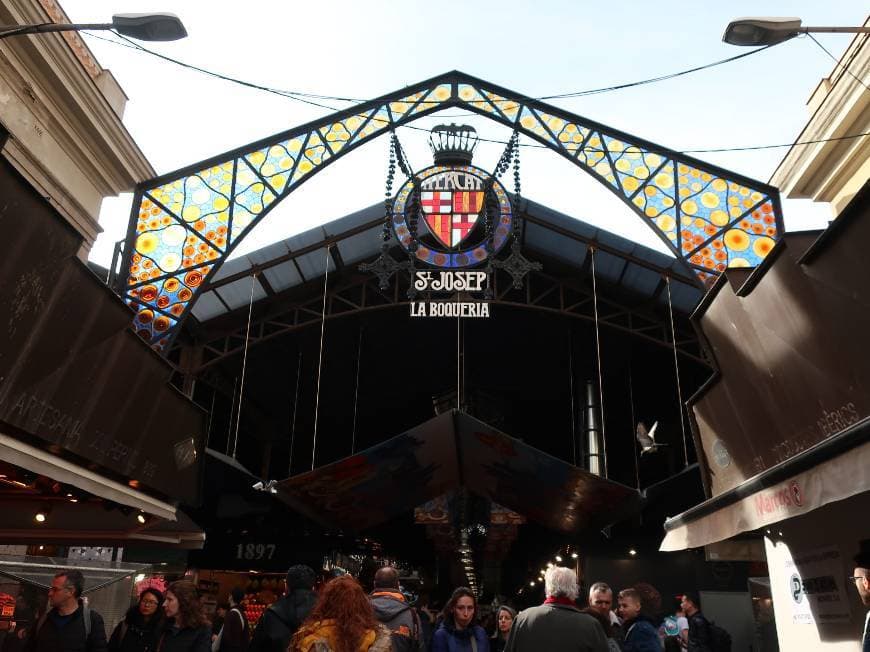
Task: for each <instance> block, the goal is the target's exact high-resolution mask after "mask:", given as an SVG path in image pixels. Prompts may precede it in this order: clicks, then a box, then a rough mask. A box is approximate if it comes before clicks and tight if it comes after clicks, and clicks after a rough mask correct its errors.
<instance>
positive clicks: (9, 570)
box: [0, 555, 148, 593]
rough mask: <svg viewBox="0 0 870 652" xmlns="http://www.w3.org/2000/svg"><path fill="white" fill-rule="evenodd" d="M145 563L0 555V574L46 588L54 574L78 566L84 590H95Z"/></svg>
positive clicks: (134, 570)
mask: <svg viewBox="0 0 870 652" xmlns="http://www.w3.org/2000/svg"><path fill="white" fill-rule="evenodd" d="M147 568H148V565H147V564H129V563H125V562H118V561H112V562H104V561H86V560H76V559H67V558H66V557H34V556H14V555H0V576H5V577H10V578H12V579H14V580H16V581H18V582H25V583H27V584H32V585H35V586H39V587H42V588H44V589H47V588H48V587H49V586H51V581H52V579H54V576H55V575H56V574H57V573H59V572H61V571H64V570H79V571H81V572H82V575H84V578H85V587H84V592H85V593H88V592H90V591H95V590H97V589H99V588H102V587H104V586H108V585H109V584H113V583H115V582H117V581H118V580H122V579H124V578H125V577H129V576H130V575H136V574H138V573H141V572H144V571H145V570H146V569H147Z"/></svg>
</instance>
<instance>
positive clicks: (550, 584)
mask: <svg viewBox="0 0 870 652" xmlns="http://www.w3.org/2000/svg"><path fill="white" fill-rule="evenodd" d="M578 591H579V589H578V587H577V574H576V573H575V572H574V570H573V569H571V568H565V567H564V566H551V567H550V568H548V569H547V572H546V574H545V575H544V593H545V595H546V596H547V597H546V599H545V600H544V604H542V605H539V606H537V607H531V608H529V609H524V610H523V611H521V612H520V613H519V614H518V615H517V617H516V619H515V620H514V625H513V627H512V628H511V633H510V635H509V636H508V640H507V645H506V646H505V652H538V651H539V650H541V651H543V650H547V652H607V638H606V637H605V635H604V630H603V629H602V628H601V625H599V624H598V621H596V620H595V618H593V617H592V616H590V615H589V614H584V613H581V612H580V610H579V609H578V608H577V605H576V600H577V593H578Z"/></svg>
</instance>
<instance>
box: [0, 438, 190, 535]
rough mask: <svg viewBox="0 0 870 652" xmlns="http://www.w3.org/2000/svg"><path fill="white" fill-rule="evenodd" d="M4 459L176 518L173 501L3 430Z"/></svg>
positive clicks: (1, 452) (0, 450)
mask: <svg viewBox="0 0 870 652" xmlns="http://www.w3.org/2000/svg"><path fill="white" fill-rule="evenodd" d="M0 459H2V460H3V461H4V462H8V463H10V464H14V465H15V466H20V467H21V468H23V469H27V470H28V471H31V472H32V473H38V474H39V475H44V476H47V477H49V478H51V479H53V480H56V481H58V482H61V483H64V484H69V485H72V486H74V487H77V488H78V489H81V490H83V491H87V492H88V493H90V494H93V495H95V496H99V497H100V498H104V499H106V500H111V501H113V502H116V503H119V504H121V505H127V506H129V507H132V508H134V509H137V510H140V511H143V512H145V513H146V514H151V515H153V516H157V517H159V518H162V519H166V520H168V521H174V520H175V507H174V506H173V505H170V504H169V503H166V502H164V501H162V500H158V499H156V498H153V497H152V496H149V495H148V494H145V493H143V492H141V491H137V490H135V489H132V488H131V487H128V486H126V485H124V484H121V483H120V482H116V481H114V480H111V479H109V478H106V477H104V476H101V475H100V474H98V473H94V472H93V471H91V470H89V469H86V468H85V467H83V466H79V465H78V464H73V463H72V462H68V461H67V460H64V459H62V458H60V457H58V456H57V455H52V454H51V453H49V452H47V451H44V450H42V449H41V448H36V447H35V446H31V445H29V444H26V443H24V442H22V441H19V440H17V439H14V438H12V437H9V436H8V435H4V434H3V433H0Z"/></svg>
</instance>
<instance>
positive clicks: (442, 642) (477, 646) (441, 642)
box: [432, 586, 489, 652]
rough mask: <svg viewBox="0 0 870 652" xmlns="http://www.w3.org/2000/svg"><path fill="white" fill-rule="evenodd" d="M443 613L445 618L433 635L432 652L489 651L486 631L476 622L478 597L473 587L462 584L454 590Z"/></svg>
mask: <svg viewBox="0 0 870 652" xmlns="http://www.w3.org/2000/svg"><path fill="white" fill-rule="evenodd" d="M441 613H442V615H443V620H442V622H441V626H440V627H439V628H438V629H437V630H436V631H435V635H434V636H433V637H432V652H489V639H487V637H486V632H485V631H484V629H483V627H481V626H480V625H475V624H474V616H475V615H476V613H477V598H475V597H474V593H473V592H472V591H471V589H468V588H466V587H464V586H460V587H459V588H458V589H456V590H455V591H453V595H451V596H450V600H448V601H447V604H446V605H444V611H442V612H441Z"/></svg>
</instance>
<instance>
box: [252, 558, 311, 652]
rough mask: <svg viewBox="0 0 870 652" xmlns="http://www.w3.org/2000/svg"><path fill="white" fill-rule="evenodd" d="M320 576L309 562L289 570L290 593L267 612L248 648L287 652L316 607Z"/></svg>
mask: <svg viewBox="0 0 870 652" xmlns="http://www.w3.org/2000/svg"><path fill="white" fill-rule="evenodd" d="M316 579H317V577H316V575H315V574H314V571H313V570H311V568H309V567H308V566H305V565H302V564H299V565H296V566H291V567H290V569H289V570H288V571H287V580H286V582H287V593H286V594H285V595H284V596H283V597H281V599H279V600H278V601H277V602H275V603H274V604H273V605H272V606H271V607H269V608H268V609H266V611H265V612H263V616H262V617H261V618H260V622H259V623H257V628H256V629H255V630H254V635H253V636H252V637H251V642H250V644H249V645H248V652H286V650H287V646H288V645H289V644H290V639H291V638H292V637H293V634H295V633H296V630H297V629H299V626H300V625H301V624H302V621H304V620H305V618H306V616H308V612H310V611H311V609H312V608H313V607H314V602H315V600H316V596H315V594H314V591H313V590H312V589H313V588H314V583H315V581H316Z"/></svg>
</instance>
